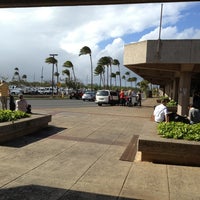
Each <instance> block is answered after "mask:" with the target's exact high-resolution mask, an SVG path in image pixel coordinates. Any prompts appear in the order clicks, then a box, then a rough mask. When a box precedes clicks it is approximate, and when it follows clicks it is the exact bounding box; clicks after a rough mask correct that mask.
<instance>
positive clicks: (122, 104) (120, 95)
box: [119, 90, 125, 106]
mask: <svg viewBox="0 0 200 200" xmlns="http://www.w3.org/2000/svg"><path fill="white" fill-rule="evenodd" d="M119 99H120V105H121V106H125V94H124V90H121V91H120V93H119Z"/></svg>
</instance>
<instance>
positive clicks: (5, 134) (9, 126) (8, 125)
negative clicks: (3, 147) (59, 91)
mask: <svg viewBox="0 0 200 200" xmlns="http://www.w3.org/2000/svg"><path fill="white" fill-rule="evenodd" d="M50 121H51V115H44V114H32V115H31V117H30V118H24V119H20V120H17V121H14V123H12V122H3V123H0V143H3V142H7V141H9V140H12V139H15V138H18V137H20V136H23V135H28V134H31V133H33V132H35V131H38V130H40V129H41V128H44V127H46V126H48V123H49V122H50Z"/></svg>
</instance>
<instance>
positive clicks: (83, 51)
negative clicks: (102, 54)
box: [79, 46, 93, 90]
mask: <svg viewBox="0 0 200 200" xmlns="http://www.w3.org/2000/svg"><path fill="white" fill-rule="evenodd" d="M86 54H89V56H90V64H91V90H93V65H92V51H91V49H90V48H89V47H87V46H84V47H83V48H81V49H80V52H79V56H81V55H86Z"/></svg>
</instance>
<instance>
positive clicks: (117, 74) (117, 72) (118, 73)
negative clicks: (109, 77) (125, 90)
mask: <svg viewBox="0 0 200 200" xmlns="http://www.w3.org/2000/svg"><path fill="white" fill-rule="evenodd" d="M115 74H116V76H119V86H120V90H121V74H120V72H119V71H116V73H115Z"/></svg>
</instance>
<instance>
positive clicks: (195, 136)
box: [158, 122, 200, 141]
mask: <svg viewBox="0 0 200 200" xmlns="http://www.w3.org/2000/svg"><path fill="white" fill-rule="evenodd" d="M158 134H159V135H161V136H162V137H164V138H174V139H185V140H195V141H200V123H198V124H192V125H190V124H185V123H182V122H169V123H165V122H162V123H159V124H158Z"/></svg>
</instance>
